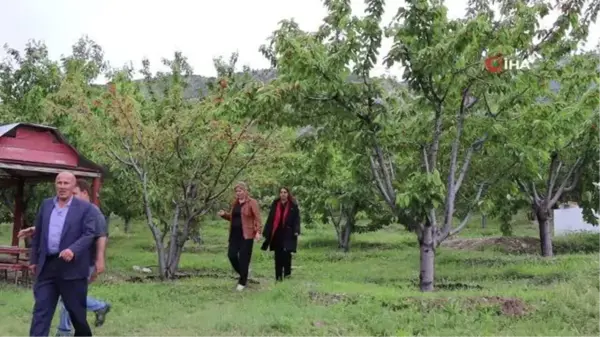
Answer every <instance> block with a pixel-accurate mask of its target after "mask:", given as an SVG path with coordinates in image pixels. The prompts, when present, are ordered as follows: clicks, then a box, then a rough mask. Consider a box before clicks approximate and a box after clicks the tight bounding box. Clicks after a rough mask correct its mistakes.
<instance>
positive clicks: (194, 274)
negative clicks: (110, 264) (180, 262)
mask: <svg viewBox="0 0 600 337" xmlns="http://www.w3.org/2000/svg"><path fill="white" fill-rule="evenodd" d="M188 278H212V279H229V280H237V279H238V277H237V276H236V275H234V274H233V273H231V272H226V271H224V270H221V269H209V268H203V269H181V270H180V271H179V272H177V273H176V274H175V277H174V278H173V279H172V280H181V279H188ZM160 280H161V279H160V277H159V276H158V275H155V274H150V275H133V276H130V277H128V278H127V279H125V282H129V283H143V282H156V281H160ZM248 283H250V284H260V280H259V279H256V278H249V279H248Z"/></svg>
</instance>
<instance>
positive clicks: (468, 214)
mask: <svg viewBox="0 0 600 337" xmlns="http://www.w3.org/2000/svg"><path fill="white" fill-rule="evenodd" d="M485 186H486V185H485V184H481V185H479V190H477V195H476V196H475V200H473V202H472V203H471V205H470V206H469V210H468V211H467V215H465V217H464V218H463V220H462V221H461V222H460V224H459V225H458V226H457V227H456V228H455V229H453V230H452V231H450V233H449V235H448V236H453V235H455V234H457V233H458V232H460V231H461V230H462V229H463V228H465V226H466V225H467V223H468V222H469V219H470V218H471V215H472V214H473V208H474V207H475V206H476V205H477V204H478V203H479V200H480V199H481V196H482V194H483V191H484V188H485ZM444 239H445V238H444Z"/></svg>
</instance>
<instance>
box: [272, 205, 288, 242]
mask: <svg viewBox="0 0 600 337" xmlns="http://www.w3.org/2000/svg"><path fill="white" fill-rule="evenodd" d="M289 210H290V201H289V200H288V201H287V202H286V203H285V209H284V210H283V218H282V217H281V201H278V202H277V205H275V218H273V231H271V236H273V235H275V231H276V230H277V227H279V222H280V220H284V221H285V219H286V218H287V215H288V211H289Z"/></svg>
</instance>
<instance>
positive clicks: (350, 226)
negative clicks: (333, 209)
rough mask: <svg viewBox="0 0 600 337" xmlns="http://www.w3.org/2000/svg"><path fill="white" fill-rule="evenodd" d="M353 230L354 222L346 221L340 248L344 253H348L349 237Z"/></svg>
mask: <svg viewBox="0 0 600 337" xmlns="http://www.w3.org/2000/svg"><path fill="white" fill-rule="evenodd" d="M353 229H354V221H353V220H352V219H347V220H346V225H345V226H344V230H343V234H342V246H341V248H342V249H343V250H344V253H347V252H349V251H350V237H351V236H352V231H353Z"/></svg>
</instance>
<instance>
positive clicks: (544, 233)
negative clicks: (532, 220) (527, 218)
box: [536, 211, 554, 257]
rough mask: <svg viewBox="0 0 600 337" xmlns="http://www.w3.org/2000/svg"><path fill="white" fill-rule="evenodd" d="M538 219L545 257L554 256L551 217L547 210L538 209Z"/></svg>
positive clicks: (541, 245) (541, 244)
mask: <svg viewBox="0 0 600 337" xmlns="http://www.w3.org/2000/svg"><path fill="white" fill-rule="evenodd" d="M536 215H537V220H538V225H539V230H540V248H541V250H542V256H543V257H552V256H553V255H554V253H553V251H552V232H551V228H550V217H549V216H548V214H547V212H543V211H538V213H537V214H536Z"/></svg>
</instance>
